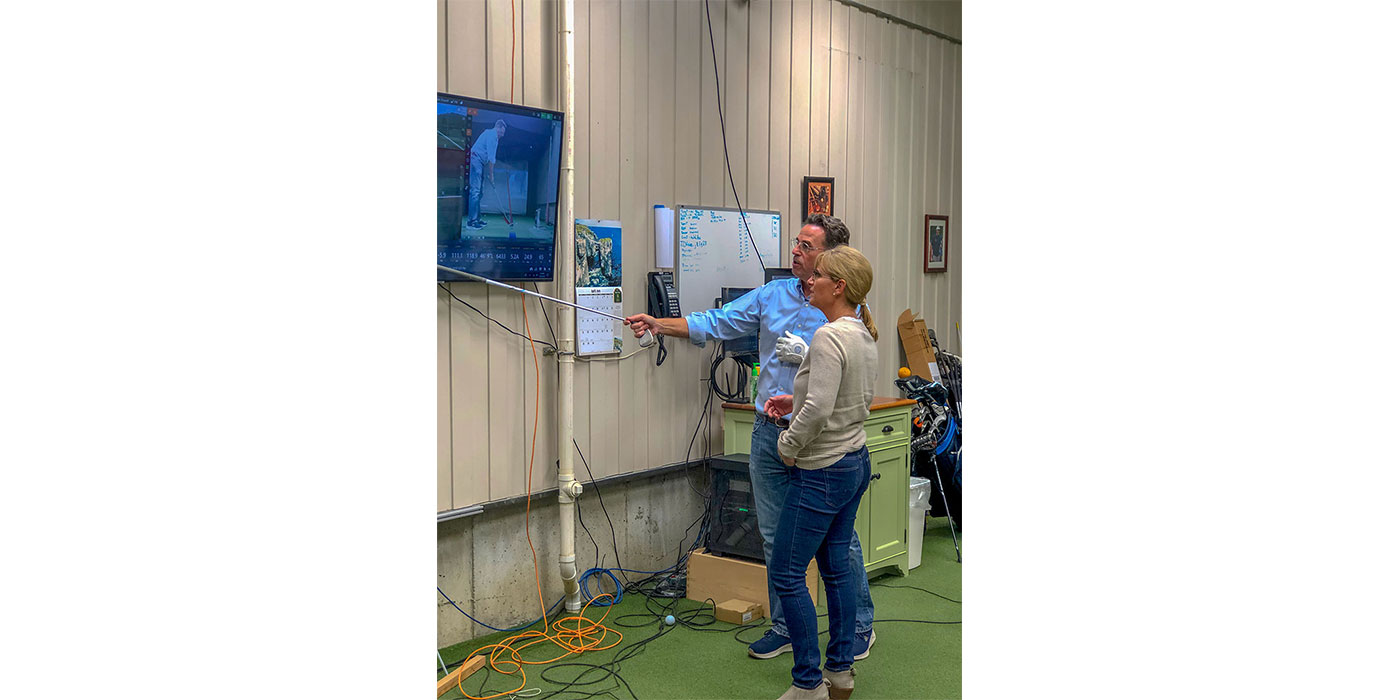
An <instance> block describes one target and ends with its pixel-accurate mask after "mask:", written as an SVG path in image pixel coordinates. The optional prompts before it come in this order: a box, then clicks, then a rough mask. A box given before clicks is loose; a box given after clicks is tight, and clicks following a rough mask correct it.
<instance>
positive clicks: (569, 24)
mask: <svg viewBox="0 0 1400 700" xmlns="http://www.w3.org/2000/svg"><path fill="white" fill-rule="evenodd" d="M560 8H561V11H562V13H563V15H564V16H563V17H562V18H561V21H560V27H561V28H560V30H559V33H560V34H561V35H562V38H563V39H564V51H563V62H564V70H563V75H564V171H563V173H562V176H563V182H562V183H561V184H562V186H563V196H562V197H561V201H560V206H559V213H558V216H557V217H556V219H555V222H554V229H555V232H556V233H557V236H556V237H557V238H558V240H559V258H560V259H559V283H560V287H561V288H560V289H559V296H560V298H563V299H573V298H574V296H573V295H574V284H573V282H574V2H573V0H564V2H563V3H561V4H560ZM556 309H557V312H558V314H559V344H560V348H559V576H560V578H562V579H563V580H564V609H565V610H568V611H569V612H571V613H574V612H578V611H579V610H581V609H582V608H583V602H582V600H581V597H580V596H579V587H578V567H577V566H575V564H574V501H575V499H577V498H578V496H579V495H580V494H582V493H583V484H581V483H579V482H578V480H576V479H574V348H575V345H576V344H575V342H574V310H573V309H571V308H569V307H567V306H559V307H556Z"/></svg>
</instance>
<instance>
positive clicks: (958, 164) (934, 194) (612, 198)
mask: <svg viewBox="0 0 1400 700" xmlns="http://www.w3.org/2000/svg"><path fill="white" fill-rule="evenodd" d="M863 4H865V5H868V6H871V7H875V8H877V9H879V10H881V11H884V12H888V13H890V14H893V15H896V16H898V17H900V18H903V19H907V20H909V21H912V22H915V23H918V24H921V25H923V26H925V27H929V28H931V29H933V30H935V31H938V32H941V33H944V34H948V35H952V36H961V29H960V24H961V5H960V3H957V2H865V3H863ZM575 7H576V14H575V29H576V35H575V61H576V66H575V72H576V79H577V82H576V95H575V99H576V106H577V113H576V121H575V124H576V128H577V135H576V141H575V145H576V167H577V170H576V179H575V193H574V197H575V199H574V207H575V215H576V216H578V217H579V218H590V219H618V220H621V221H622V224H623V238H624V241H623V249H622V269H623V273H624V279H623V294H624V296H623V299H624V307H625V308H626V309H627V313H635V312H638V311H643V310H645V298H646V297H645V286H644V285H645V282H646V273H647V272H648V271H651V270H652V269H653V267H652V263H653V260H654V258H653V246H654V244H653V234H652V226H653V224H652V217H651V209H652V205H653V204H667V205H671V206H674V205H675V204H676V203H678V202H681V203H687V204H692V203H693V204H706V205H714V206H726V207H733V206H734V205H735V202H734V196H733V194H732V192H731V191H730V188H729V182H728V175H727V172H726V170H725V165H724V151H723V147H722V142H721V134H720V121H719V114H718V110H717V107H716V95H715V91H716V84H715V68H714V66H713V65H712V64H711V58H710V36H709V33H708V32H707V30H706V25H705V5H704V4H703V3H701V2H675V1H673V0H651V1H649V2H645V1H642V0H636V1H633V0H626V1H622V2H619V1H618V0H594V1H592V2H589V1H587V0H578V2H577V3H576V5H575ZM709 10H710V15H711V21H712V22H713V25H714V46H715V50H716V52H717V54H718V56H717V58H718V64H719V65H718V72H719V75H720V85H721V86H722V87H723V98H724V118H725V126H726V135H727V140H728V148H729V157H730V163H731V166H732V168H733V172H734V183H735V186H736V187H737V189H738V190H739V193H740V195H741V196H742V197H743V205H744V207H745V208H755V209H776V210H780V211H782V213H783V229H784V230H783V234H784V239H785V240H784V245H789V244H790V242H791V236H792V234H793V232H794V230H795V224H796V223H797V221H798V217H799V216H800V214H801V206H800V203H799V199H798V196H799V193H798V190H799V185H800V183H801V181H802V177H803V176H805V175H828V176H832V177H835V178H836V204H835V213H836V215H837V216H839V217H841V218H842V219H844V220H845V221H846V222H847V223H848V224H849V225H850V227H851V231H852V240H851V243H852V245H854V246H856V247H857V248H859V249H860V250H862V251H863V252H864V253H865V254H866V255H867V256H868V257H869V258H870V260H871V262H872V263H873V264H874V266H875V288H874V290H873V292H872V295H871V303H872V308H873V309H874V311H875V318H876V323H877V325H878V326H879V328H880V330H881V336H880V340H879V343H878V346H879V351H880V369H881V373H882V376H888V377H889V378H890V379H891V380H893V379H894V376H895V375H894V373H895V370H896V369H897V368H898V366H899V362H900V361H901V357H902V355H901V351H900V349H899V346H898V336H897V334H896V333H895V327H894V322H895V318H896V317H897V316H898V315H899V313H900V312H901V311H902V310H904V309H905V308H912V309H914V310H915V311H916V312H920V313H922V314H923V316H924V317H925V318H926V319H927V320H928V322H929V327H930V328H931V329H933V330H934V331H935V333H936V334H937V335H938V338H939V340H940V342H941V343H942V344H943V346H944V347H946V348H949V349H950V350H952V351H954V352H959V353H960V352H961V350H962V348H961V341H960V339H959V337H958V333H957V332H956V331H955V329H954V323H955V322H959V321H960V320H961V309H962V297H961V284H962V230H963V222H962V216H961V214H962V212H961V206H960V202H961V192H962V189H961V173H962V159H961V135H962V127H961V120H960V113H961V95H962V85H961V55H962V52H961V45H960V44H958V43H955V42H952V41H949V40H946V39H942V38H938V37H935V36H932V35H930V34H927V33H924V32H920V31H917V30H915V29H912V28H909V27H906V26H903V25H900V24H898V23H895V22H891V21H888V20H886V19H883V18H880V17H877V16H875V15H873V14H870V13H867V12H863V11H860V10H858V9H855V8H852V7H850V6H847V5H845V4H842V3H840V2H835V1H834V0H791V1H788V0H749V1H747V2H741V1H740V0H711V2H710V5H709ZM512 12H514V40H512ZM439 16H440V20H441V21H440V26H441V31H440V33H439V36H438V44H439V64H438V89H439V90H442V91H444V92H451V93H456V94H462V95H471V96H479V97H485V98H487V99H492V100H499V101H503V102H509V101H512V100H513V101H514V102H516V103H519V104H529V105H538V106H542V107H546V108H551V109H561V108H562V103H563V100H562V90H561V88H560V85H559V70H558V61H559V55H558V52H559V47H558V29H559V22H558V8H557V6H556V4H555V3H554V2H544V1H543V0H516V1H515V2H514V3H513V6H512V3H511V2H509V0H491V1H490V2H487V1H485V0H439ZM512 47H513V53H514V61H513V68H514V69H513V74H514V78H513V80H512ZM512 82H513V87H512ZM924 214H946V215H948V216H950V228H951V244H950V248H949V266H948V267H949V269H948V272H946V273H937V274H925V273H924V272H923V264H922V259H923V243H922V237H921V229H922V226H923V220H924ZM450 286H451V289H452V291H453V293H455V294H456V295H457V296H458V297H460V298H462V299H464V300H465V301H467V302H469V303H471V304H472V305H473V306H475V307H476V308H478V309H480V310H481V311H483V312H485V313H487V314H489V315H490V316H491V317H492V318H494V319H495V320H497V321H499V322H501V323H502V324H504V325H506V326H508V327H510V328H513V329H515V330H517V331H519V332H522V333H524V332H526V325H527V320H528V327H529V332H530V333H531V334H532V335H533V336H534V337H536V338H542V337H548V335H549V333H550V329H549V327H548V325H547V323H546V318H545V314H544V312H542V311H541V308H540V304H539V303H538V301H537V300H534V299H530V300H529V301H528V302H526V303H525V305H524V309H523V310H522V303H521V298H520V297H521V295H519V294H514V293H510V292H506V291H504V290H498V289H494V288H487V287H486V285H482V284H470V283H453V284H451V285H450ZM538 289H539V291H540V292H541V293H543V294H548V295H551V296H561V297H562V296H564V295H565V294H566V292H567V291H568V290H567V289H565V288H564V286H563V285H561V284H559V283H546V284H540V285H539V286H538ZM549 307H550V308H549V311H548V314H549V322H554V321H555V320H556V318H557V317H556V316H555V314H556V311H555V307H554V305H552V304H551V305H549ZM624 346H625V347H627V348H628V349H631V348H632V347H634V346H633V345H632V343H631V341H630V340H629V341H625V342H624ZM668 347H669V348H670V349H671V355H670V357H669V359H667V361H666V363H665V364H664V365H662V366H661V367H656V366H655V364H654V361H653V354H652V353H645V354H641V355H637V356H636V357H633V358H631V359H628V360H623V361H621V362H616V361H613V362H606V361H605V362H580V363H579V364H578V365H577V367H578V370H577V371H576V372H575V378H576V384H575V409H574V410H575V421H576V423H575V437H576V440H577V441H578V444H579V448H580V449H581V451H582V452H583V454H584V456H585V457H586V459H587V461H588V464H589V467H590V468H591V471H592V476H593V477H596V478H602V477H604V476H610V475H614V474H622V473H627V472H634V471H639V470H644V469H649V468H652V467H657V466H663V465H666V464H673V463H677V462H681V461H683V460H684V459H685V458H686V451H687V446H688V445H689V443H690V439H691V435H692V432H693V431H694V430H695V426H696V422H697V421H698V420H699V418H700V416H701V406H702V405H703V403H704V399H705V391H706V387H705V386H704V384H703V383H702V377H703V375H704V374H705V372H706V371H707V370H708V359H709V357H710V350H711V349H710V348H706V349H704V350H701V349H697V348H694V347H693V346H691V345H690V344H689V343H685V342H681V343H676V342H670V341H668ZM536 362H538V368H539V370H538V381H537V380H536V369H535V368H536ZM556 367H557V365H556V363H555V361H554V358H553V357H544V356H538V357H532V353H531V351H530V348H529V347H528V343H526V342H525V341H524V340H521V339H519V338H516V337H515V336H512V335H510V334H508V333H506V332H504V331H502V330H500V329H499V328H497V327H495V326H494V324H491V323H489V322H488V321H486V320H485V319H483V318H482V317H481V316H480V315H478V314H477V313H476V312H475V311H472V310H471V309H469V308H467V307H465V306H463V305H462V304H460V303H458V302H456V301H453V300H452V299H451V297H449V296H448V295H447V294H445V293H443V292H441V291H439V292H438V377H439V389H438V509H439V510H448V509H452V508H462V507H465V506H469V505H473V504H476V503H481V502H485V501H494V500H499V499H502V498H509V497H512V496H519V495H522V494H524V493H525V488H526V472H527V468H528V465H529V463H530V457H531V454H532V453H533V455H534V470H533V478H532V480H531V490H532V491H540V490H544V489H548V488H551V487H552V486H553V485H554V462H555V460H556V459H557V457H558V454H557V452H558V443H557V438H556V430H557V421H556V414H557V412H556V411H555V409H554V400H555V396H556V392H557V387H558V378H557V374H556ZM537 390H538V396H539V400H538V409H539V410H538V424H537V425H538V427H537V433H536V434H535V435H534V440H533V447H532V443H531V437H532V432H533V431H535V430H536V404H537V401H536V391H537ZM882 393H884V394H885V395H892V394H894V393H895V388H894V386H893V384H889V385H888V386H887V387H885V390H884V391H883V392H882ZM715 406H716V408H715V409H714V410H715V411H716V419H715V420H714V421H713V422H712V425H711V429H710V430H709V431H706V430H705V429H703V428H702V430H701V435H700V437H699V439H698V440H697V445H696V447H695V448H693V449H691V451H690V457H691V458H692V459H693V458H695V457H696V456H698V455H700V454H702V452H703V450H702V449H701V445H700V444H698V443H699V441H703V440H704V437H705V433H706V432H709V433H710V436H711V442H712V444H713V445H714V446H715V448H714V449H715V450H716V451H717V450H718V449H719V447H718V445H719V439H720V435H719V421H718V419H717V417H718V414H717V411H718V408H717V406H718V402H716V404H715ZM582 467H583V465H582V463H579V464H578V465H577V468H578V469H579V474H580V476H581V477H586V476H588V473H587V472H586V471H585V470H584V469H582Z"/></svg>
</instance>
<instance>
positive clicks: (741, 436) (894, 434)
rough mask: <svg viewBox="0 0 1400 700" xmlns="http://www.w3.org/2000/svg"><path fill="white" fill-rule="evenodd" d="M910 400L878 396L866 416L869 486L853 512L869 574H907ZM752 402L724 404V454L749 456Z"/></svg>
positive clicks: (911, 406) (752, 413) (911, 405)
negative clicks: (882, 571) (888, 570)
mask: <svg viewBox="0 0 1400 700" xmlns="http://www.w3.org/2000/svg"><path fill="white" fill-rule="evenodd" d="M913 406H914V402H913V401H912V400H909V399H889V398H881V397H876V398H875V401H874V403H873V404H872V405H871V407H870V417H869V418H867V419H866V420H865V447H866V449H868V450H870V486H869V488H867V489H866V491H865V496H864V497H862V498H861V501H860V510H859V511H857V513H856V535H857V536H859V537H860V544H861V549H862V551H863V552H864V553H865V572H866V574H867V575H869V574H871V573H874V572H875V571H877V570H882V569H887V568H890V567H893V568H895V569H897V570H898V571H899V573H900V574H907V573H909V548H908V542H909V434H910V424H909V421H910V414H911V412H912V410H913ZM753 422H754V410H753V406H752V405H748V404H737V403H726V404H724V422H723V425H724V453H725V454H730V455H732V454H748V453H749V441H750V439H751V438H752V436H753Z"/></svg>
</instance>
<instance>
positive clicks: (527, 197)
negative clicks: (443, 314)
mask: <svg viewBox="0 0 1400 700" xmlns="http://www.w3.org/2000/svg"><path fill="white" fill-rule="evenodd" d="M563 131H564V115H563V113H562V112H555V111H552V110H547V109H539V108H537V107H523V106H520V105H512V104H506V103H502V102H492V101H490V100H482V99H477V98H475V97H463V96H461V95H449V94H447V93H442V92H440V93H438V105H437V153H438V166H437V171H438V177H437V201H438V260H437V261H438V264H439V265H443V266H445V267H450V268H452V269H454V270H463V271H466V272H470V273H472V274H474V275H480V276H481V277H486V278H488V279H493V280H497V281H508V280H516V281H519V280H533V281H549V280H552V279H554V242H555V241H554V238H555V218H556V217H557V216H558V213H559V160H560V153H561V150H562V143H563ZM438 279H439V280H446V281H459V280H462V279H464V278H462V277H460V276H457V275H453V274H451V273H449V272H445V271H443V270H438Z"/></svg>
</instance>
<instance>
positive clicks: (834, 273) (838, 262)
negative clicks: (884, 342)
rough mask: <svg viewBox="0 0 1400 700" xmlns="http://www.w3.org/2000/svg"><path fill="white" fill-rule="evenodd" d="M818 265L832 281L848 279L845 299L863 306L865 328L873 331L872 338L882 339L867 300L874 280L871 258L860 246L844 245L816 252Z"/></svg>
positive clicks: (862, 318)
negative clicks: (857, 247) (869, 258)
mask: <svg viewBox="0 0 1400 700" xmlns="http://www.w3.org/2000/svg"><path fill="white" fill-rule="evenodd" d="M816 266H817V267H819V268H820V269H821V271H822V274H824V275H826V276H827V277H830V278H831V281H832V282H839V281H843V280H844V281H845V282H846V301H849V302H850V303H851V305H852V306H855V307H858V308H859V309H860V320H861V321H863V322H864V323H865V329H866V330H868V331H870V337H871V338H874V339H875V340H879V339H880V332H879V331H878V330H876V329H875V318H874V316H872V315H871V313H870V302H868V301H866V300H865V297H866V295H867V294H869V293H870V285H871V283H872V282H874V280H875V272H874V270H872V269H871V267H870V261H869V260H867V259H866V258H865V256H864V255H862V254H861V252H860V251H859V250H856V249H855V248H852V247H850V246H848V245H843V246H837V247H835V248H827V249H826V250H823V251H822V252H821V253H819V254H817V261H816Z"/></svg>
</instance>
